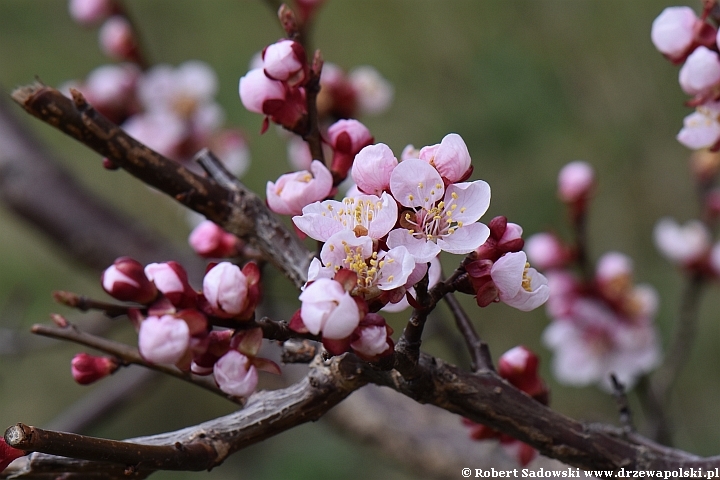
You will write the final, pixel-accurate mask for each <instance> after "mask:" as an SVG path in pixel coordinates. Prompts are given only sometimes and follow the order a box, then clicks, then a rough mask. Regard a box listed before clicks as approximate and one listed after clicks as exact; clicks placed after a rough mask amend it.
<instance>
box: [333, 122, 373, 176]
mask: <svg viewBox="0 0 720 480" xmlns="http://www.w3.org/2000/svg"><path fill="white" fill-rule="evenodd" d="M327 136H328V143H329V144H330V146H331V147H332V148H333V157H332V165H331V168H330V169H331V170H332V172H333V174H334V175H335V178H337V179H344V178H345V177H347V173H348V171H349V170H350V168H351V167H352V166H353V160H354V159H355V155H357V153H358V152H359V151H360V150H361V149H362V148H363V147H365V146H367V145H369V144H371V143H372V142H373V136H372V134H371V133H370V130H368V129H367V127H366V126H365V125H363V124H362V123H360V122H358V121H357V120H354V119H350V120H338V121H337V122H335V123H333V124H332V125H330V127H329V128H328V131H327Z"/></svg>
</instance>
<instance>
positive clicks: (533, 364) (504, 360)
mask: <svg viewBox="0 0 720 480" xmlns="http://www.w3.org/2000/svg"><path fill="white" fill-rule="evenodd" d="M538 363H539V360H538V357H537V355H535V354H534V353H533V352H532V351H530V350H529V349H527V348H526V347H524V346H522V345H518V346H517V347H514V348H511V349H510V350H508V351H507V352H505V353H503V354H502V356H501V357H500V360H499V361H498V374H500V376H501V377H502V378H504V379H505V380H507V381H508V383H510V384H511V385H513V386H514V387H516V388H518V389H519V390H521V391H523V392H525V393H527V394H528V395H530V396H531V397H532V398H534V399H535V400H537V401H538V402H540V403H542V404H543V405H547V404H548V400H549V390H548V388H547V387H546V386H545V383H544V382H543V381H542V379H541V378H540V375H539V374H538ZM463 424H465V426H467V427H469V428H470V438H472V439H474V440H490V439H497V440H498V441H499V442H500V445H501V446H502V447H503V449H505V451H506V452H507V454H508V455H509V456H510V457H512V458H514V459H516V460H517V462H518V463H519V464H520V465H522V466H523V467H524V466H526V465H527V464H528V463H530V462H531V461H532V460H533V459H534V458H535V457H536V456H537V450H535V449H534V448H532V447H531V446H530V445H528V444H526V443H523V442H521V441H519V440H516V439H514V438H513V437H511V436H509V435H506V434H504V433H500V432H498V431H497V430H495V429H492V428H490V427H488V426H486V425H482V424H480V423H475V422H473V421H471V420H468V419H463Z"/></svg>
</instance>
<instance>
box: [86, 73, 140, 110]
mask: <svg viewBox="0 0 720 480" xmlns="http://www.w3.org/2000/svg"><path fill="white" fill-rule="evenodd" d="M141 74H142V73H141V71H140V68H139V67H138V66H137V65H135V64H133V63H123V64H120V65H103V66H101V67H98V68H96V69H95V70H93V71H92V72H90V74H89V75H88V76H87V78H86V80H85V83H84V84H83V85H82V86H81V87H80V90H81V91H82V93H83V95H85V98H86V99H87V101H88V102H89V103H90V104H91V105H92V106H93V107H94V108H95V109H96V110H98V111H99V112H100V113H102V114H103V115H105V116H107V117H108V118H110V119H111V120H113V121H114V122H116V123H118V124H120V123H122V122H123V121H124V120H126V119H127V118H128V117H129V116H130V115H132V114H134V113H136V112H137V109H138V101H137V98H136V87H137V83H138V80H139V78H140V76H141Z"/></svg>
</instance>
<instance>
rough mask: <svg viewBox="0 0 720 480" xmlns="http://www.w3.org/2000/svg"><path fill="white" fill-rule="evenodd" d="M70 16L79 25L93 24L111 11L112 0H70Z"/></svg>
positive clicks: (103, 18)
mask: <svg viewBox="0 0 720 480" xmlns="http://www.w3.org/2000/svg"><path fill="white" fill-rule="evenodd" d="M68 8H69V10H70V16H71V17H72V19H73V20H75V21H76V22H78V23H79V24H81V25H94V24H97V23H100V22H101V21H103V20H105V19H106V18H107V17H108V16H109V15H111V14H112V12H113V2H112V0H70V3H69V5H68Z"/></svg>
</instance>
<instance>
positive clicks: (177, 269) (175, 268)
mask: <svg viewBox="0 0 720 480" xmlns="http://www.w3.org/2000/svg"><path fill="white" fill-rule="evenodd" d="M145 275H147V277H148V278H149V279H150V280H151V281H152V282H153V283H154V284H155V286H156V287H157V289H158V290H160V291H161V292H162V294H163V295H165V296H166V297H167V299H168V300H170V303H172V304H173V305H174V306H176V307H178V308H191V307H194V306H195V302H196V300H197V293H195V290H193V289H192V287H191V286H190V284H189V283H188V278H187V273H186V272H185V269H184V268H183V267H182V266H181V265H180V264H179V263H177V262H165V263H151V264H149V265H147V266H146V267H145Z"/></svg>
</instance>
